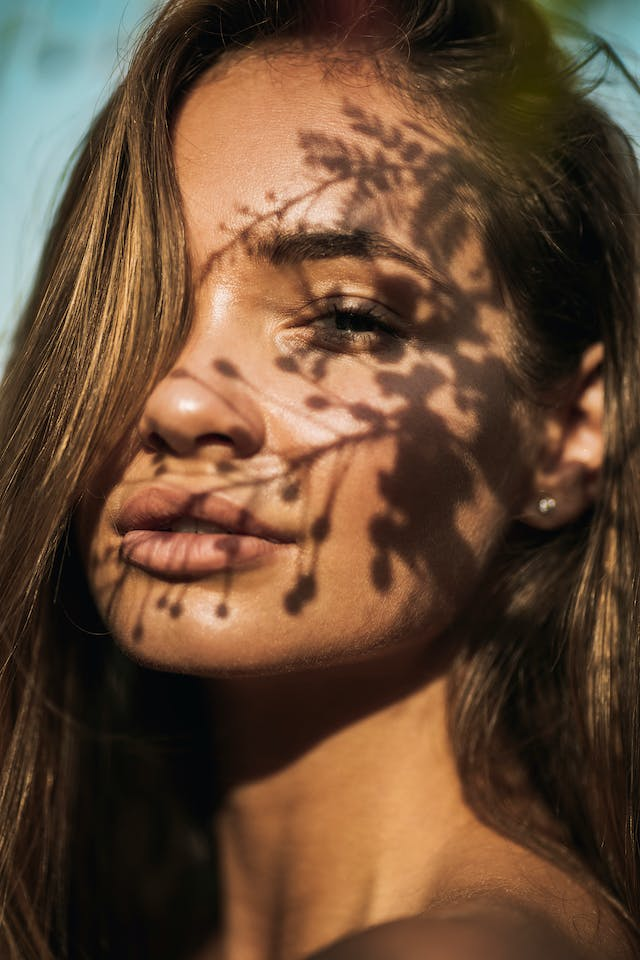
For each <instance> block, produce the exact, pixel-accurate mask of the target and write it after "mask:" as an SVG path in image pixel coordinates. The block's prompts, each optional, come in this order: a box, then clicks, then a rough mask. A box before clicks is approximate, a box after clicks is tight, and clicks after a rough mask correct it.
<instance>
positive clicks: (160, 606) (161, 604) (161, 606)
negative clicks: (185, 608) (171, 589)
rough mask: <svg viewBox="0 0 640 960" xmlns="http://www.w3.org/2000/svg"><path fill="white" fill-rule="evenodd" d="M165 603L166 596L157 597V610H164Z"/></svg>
mask: <svg viewBox="0 0 640 960" xmlns="http://www.w3.org/2000/svg"><path fill="white" fill-rule="evenodd" d="M166 605H167V598H166V597H164V596H163V597H158V602H157V603H156V606H157V608H158V610H164V608H165V607H166Z"/></svg>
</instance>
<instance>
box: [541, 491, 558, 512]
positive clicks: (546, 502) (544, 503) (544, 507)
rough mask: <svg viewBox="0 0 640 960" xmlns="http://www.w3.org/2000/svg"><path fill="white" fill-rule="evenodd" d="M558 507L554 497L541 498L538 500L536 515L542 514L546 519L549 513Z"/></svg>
mask: <svg viewBox="0 0 640 960" xmlns="http://www.w3.org/2000/svg"><path fill="white" fill-rule="evenodd" d="M557 506H558V502H557V500H556V499H555V497H548V496H546V495H545V496H543V497H540V499H539V500H538V513H540V514H542V516H543V517H548V516H549V514H550V513H553V511H554V510H555V509H556V507H557Z"/></svg>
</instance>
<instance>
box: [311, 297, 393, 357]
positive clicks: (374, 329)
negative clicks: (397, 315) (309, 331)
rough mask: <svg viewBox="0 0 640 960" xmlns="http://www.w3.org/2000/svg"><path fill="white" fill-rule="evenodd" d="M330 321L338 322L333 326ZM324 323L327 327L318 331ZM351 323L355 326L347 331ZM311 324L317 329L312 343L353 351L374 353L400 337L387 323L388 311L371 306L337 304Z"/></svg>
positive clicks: (326, 347) (314, 331)
mask: <svg viewBox="0 0 640 960" xmlns="http://www.w3.org/2000/svg"><path fill="white" fill-rule="evenodd" d="M330 323H334V324H335V327H334V329H329V328H328V325H329V324H330ZM323 324H324V325H325V330H324V331H322V330H319V329H318V328H319V327H322V325H323ZM348 324H350V325H352V326H353V327H355V329H353V330H347V329H346V327H347V325H348ZM310 326H312V327H313V328H314V330H313V339H312V343H313V344H314V345H315V346H319V347H324V348H325V349H333V350H338V349H342V350H346V351H347V352H349V351H350V352H352V353H355V352H358V351H360V352H367V351H368V352H375V351H376V350H381V349H384V347H385V345H388V344H389V342H390V341H394V340H397V339H398V338H399V337H400V332H399V331H398V330H397V329H396V327H394V326H393V325H392V324H390V323H389V322H388V319H387V314H386V313H383V312H382V311H381V310H379V309H378V308H376V307H375V306H371V305H368V306H365V305H360V306H358V305H353V304H349V305H344V306H343V305H340V304H338V303H334V304H332V305H331V306H330V308H329V309H328V310H326V311H325V312H324V313H322V314H320V315H318V316H316V317H314V318H313V319H312V320H311V321H310ZM366 328H369V329H366Z"/></svg>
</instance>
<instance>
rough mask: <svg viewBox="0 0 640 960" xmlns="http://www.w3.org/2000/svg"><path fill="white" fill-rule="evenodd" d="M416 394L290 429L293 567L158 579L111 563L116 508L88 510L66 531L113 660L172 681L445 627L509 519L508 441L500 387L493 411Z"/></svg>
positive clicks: (437, 393)
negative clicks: (122, 657) (116, 653)
mask: <svg viewBox="0 0 640 960" xmlns="http://www.w3.org/2000/svg"><path fill="white" fill-rule="evenodd" d="M436 379H437V378H436ZM403 382H404V383H405V384H406V382H407V378H406V377H405V380H404V381H403ZM409 382H410V381H409ZM414 382H415V383H417V384H418V385H419V389H416V390H414V391H413V392H412V391H411V390H410V389H409V390H405V392H404V394H403V396H402V397H399V396H398V392H397V391H395V393H391V392H390V394H389V395H386V394H384V393H382V392H381V391H380V390H378V391H377V392H375V393H374V392H373V391H372V390H369V391H368V396H369V397H370V398H371V399H370V400H369V402H368V405H367V406H366V407H364V406H362V405H360V406H357V405H356V407H355V408H354V403H356V401H355V400H353V401H351V400H349V407H350V412H349V413H347V412H346V411H345V410H339V405H337V403H336V402H335V399H334V406H333V408H332V410H331V411H322V412H319V413H318V414H317V415H312V416H309V417H305V419H304V427H305V429H304V431H303V430H302V425H301V423H300V422H298V421H297V420H296V423H295V424H294V425H293V426H294V427H295V430H292V431H291V432H290V433H289V436H290V437H291V436H295V439H296V442H297V446H296V449H295V453H294V454H292V455H291V456H290V458H289V460H288V462H286V463H285V464H284V466H283V470H284V474H285V475H286V476H287V478H288V481H289V480H290V481H291V482H290V483H289V482H288V486H289V487H290V488H291V489H295V490H297V494H296V495H297V497H298V504H297V506H298V507H299V511H300V513H299V515H300V518H301V528H302V529H303V530H304V531H305V536H304V541H303V543H302V544H301V546H300V548H299V550H297V552H296V553H295V555H294V557H293V559H292V560H291V561H289V560H287V561H286V562H283V563H282V564H276V565H274V566H272V567H269V568H267V569H265V570H258V571H241V572H235V573H234V574H233V575H228V576H227V575H226V574H225V575H221V576H217V577H215V578H211V579H208V580H206V581H201V582H196V583H190V584H189V583H176V584H170V583H166V582H163V581H158V580H156V579H154V578H153V577H151V576H148V575H146V574H144V573H142V572H141V571H138V570H134V569H132V568H131V567H127V566H126V565H124V564H123V562H122V561H121V560H120V557H119V539H118V537H117V535H116V534H115V533H114V530H113V525H112V521H111V517H112V514H113V497H111V498H107V500H106V502H105V500H104V499H102V500H101V499H99V498H93V499H91V498H87V500H86V502H85V504H84V505H83V507H82V509H81V510H80V511H79V516H78V531H79V538H80V540H81V542H82V545H83V553H84V556H85V563H86V567H87V570H88V575H89V580H90V583H91V587H92V591H93V594H94V597H95V599H96V602H97V605H98V608H99V610H100V612H101V614H102V617H103V619H104V620H105V622H106V624H107V626H108V627H109V628H110V630H111V631H112V633H113V635H114V636H115V637H116V638H117V640H118V641H119V643H120V644H121V645H122V647H123V648H124V649H125V651H126V652H128V653H129V654H131V655H132V656H133V657H134V658H136V659H139V660H141V661H143V662H146V663H149V664H152V665H156V666H160V667H162V668H166V669H175V670H180V671H185V672H194V673H208V674H216V673H220V672H226V671H229V670H232V671H236V670H247V669H248V670H251V671H253V670H258V671H264V670H268V671H272V670H276V671H277V670H280V669H292V668H296V667H297V666H301V665H304V664H308V662H309V661H310V660H316V661H319V660H327V659H328V660H338V659H345V658H353V657H354V656H356V657H360V656H365V655H366V653H367V651H368V650H371V649H374V648H378V647H380V646H384V645H390V644H393V643H395V642H397V641H399V640H410V639H411V638H413V637H415V638H417V639H418V640H419V641H420V642H425V641H428V640H431V639H433V638H434V637H436V636H437V635H438V634H439V633H441V632H442V631H443V630H444V629H446V627H448V626H449V625H450V623H451V622H452V620H454V619H455V618H456V616H457V615H458V614H459V613H460V612H461V611H462V609H463V608H464V605H465V603H466V601H467V599H468V597H469V596H470V594H471V593H472V591H473V590H474V588H475V586H476V585H477V583H478V581H479V578H480V577H481V576H482V575H483V573H484V571H485V570H486V568H487V564H488V562H489V560H490V557H491V554H492V552H493V551H494V550H495V548H496V545H497V544H498V543H499V542H500V539H501V537H502V534H503V533H504V530H505V528H506V526H507V523H508V521H509V518H510V516H511V515H512V513H513V502H514V496H515V494H514V490H515V486H514V483H513V482H511V480H508V479H507V478H509V477H511V476H515V473H516V472H515V471H514V470H513V460H514V451H515V450H516V449H517V446H518V432H517V429H516V427H517V425H516V424H515V422H513V421H512V419H511V415H510V412H509V409H510V408H509V407H508V405H506V404H504V403H500V402H498V400H499V398H500V397H501V396H502V394H501V389H502V385H501V384H498V385H493V386H492V389H493V394H494V395H495V396H496V397H497V398H498V400H497V401H495V402H494V403H493V404H489V402H488V401H487V402H485V403H484V404H479V403H478V402H476V403H475V404H473V405H470V406H469V409H468V410H464V409H463V407H462V406H461V405H460V403H459V397H458V396H457V395H456V393H455V391H454V390H453V388H448V387H447V385H446V384H442V382H441V379H440V380H439V382H440V387H439V389H438V390H436V389H435V388H434V389H432V390H430V392H429V400H428V402H426V401H425V390H424V378H423V377H421V378H420V379H419V380H416V381H414ZM480 392H481V391H480V388H479V387H478V388H477V389H476V390H475V394H476V397H477V396H479V395H480ZM485 392H486V393H489V392H490V391H489V388H488V387H485ZM356 393H359V394H360V395H362V391H361V390H360V389H359V388H358V390H357V391H356V390H355V389H354V395H356ZM336 395H337V394H336V392H333V393H332V396H333V397H334V398H335V397H336ZM365 395H367V393H365ZM329 412H331V413H332V414H333V416H332V417H328V413H329ZM338 412H339V415H337V414H338ZM305 431H306V432H305ZM283 449H284V445H283ZM285 459H286V458H285ZM516 459H517V458H516ZM137 469H139V468H138V467H136V470H137ZM280 487H282V483H281V482H280V483H279V488H280ZM261 495H263V494H262V493H261ZM117 496H118V492H117V488H116V491H115V497H116V498H117ZM273 496H276V493H275V492H274V493H273Z"/></svg>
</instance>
